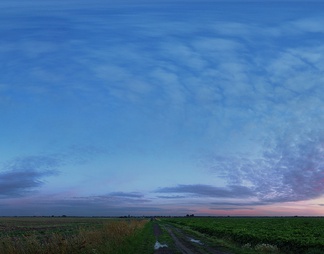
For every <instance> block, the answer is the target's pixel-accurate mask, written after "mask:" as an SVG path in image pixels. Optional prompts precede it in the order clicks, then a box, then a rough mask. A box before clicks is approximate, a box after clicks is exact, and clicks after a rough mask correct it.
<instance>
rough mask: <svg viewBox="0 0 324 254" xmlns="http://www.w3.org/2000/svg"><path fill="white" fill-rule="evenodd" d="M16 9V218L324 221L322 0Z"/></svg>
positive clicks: (8, 53)
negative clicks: (306, 217)
mask: <svg viewBox="0 0 324 254" xmlns="http://www.w3.org/2000/svg"><path fill="white" fill-rule="evenodd" d="M0 9H1V11H0V21H1V22H0V33H1V39H0V66H1V70H0V71H1V75H0V119H1V122H0V154H1V157H0V207H1V209H0V215H52V214H53V215H62V214H68V215H128V214H131V215H153V214H157V215H185V214H187V213H194V214H200V215H322V214H323V212H324V208H323V206H324V199H323V194H324V128H323V126H324V125H323V124H324V114H323V110H324V103H323V101H324V86H323V83H324V76H323V71H324V54H323V52H324V44H323V41H324V28H323V25H322V24H323V22H324V18H323V17H324V13H323V12H324V4H323V3H322V2H321V1H195V0H192V1H187V0H183V1H176V2H174V1H154V3H152V2H150V1H127V0H125V1H103V0H97V1H91V3H89V2H88V1H74V0H70V1H50V0H45V1H38V0H32V1H28V2H22V1H18V0H14V1H12V0H10V1H9V0H4V1H1V3H0Z"/></svg>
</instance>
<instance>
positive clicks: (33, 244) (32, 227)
mask: <svg viewBox="0 0 324 254" xmlns="http://www.w3.org/2000/svg"><path fill="white" fill-rule="evenodd" d="M151 227H152V226H151V225H150V223H149V222H148V220H145V219H140V220H138V219H127V220H119V219H98V218H2V219H0V235H1V240H0V253H6V254H45V253H46V254H52V253H53V254H54V253H55V254H69V253H80V254H82V253H114V254H118V253H134V254H135V253H143V254H144V253H152V250H153V246H154V237H153V233H152V232H151V231H152V229H151ZM150 235H151V236H152V237H153V239H150Z"/></svg>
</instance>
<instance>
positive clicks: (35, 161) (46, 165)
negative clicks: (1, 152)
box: [0, 156, 61, 198]
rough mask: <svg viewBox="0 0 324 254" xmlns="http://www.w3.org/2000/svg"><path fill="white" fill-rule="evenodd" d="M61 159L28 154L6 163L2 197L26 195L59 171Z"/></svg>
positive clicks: (1, 181) (0, 181) (0, 185)
mask: <svg viewBox="0 0 324 254" xmlns="http://www.w3.org/2000/svg"><path fill="white" fill-rule="evenodd" d="M60 164H61V162H60V160H58V159H57V158H55V157H50V156H26V157H20V158H16V159H14V160H11V161H10V162H7V163H5V164H4V166H3V168H2V170H1V172H0V197H1V198H10V197H18V196H24V195H26V194H27V193H29V192H30V191H32V190H33V189H35V188H37V187H40V186H41V185H42V184H43V183H44V180H43V179H44V178H46V177H48V176H52V175H56V174H57V173H58V171H57V167H58V166H59V165H60Z"/></svg>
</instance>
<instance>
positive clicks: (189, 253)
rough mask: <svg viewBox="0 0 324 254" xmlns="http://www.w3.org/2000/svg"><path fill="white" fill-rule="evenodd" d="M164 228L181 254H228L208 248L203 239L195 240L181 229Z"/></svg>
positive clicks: (168, 226)
mask: <svg viewBox="0 0 324 254" xmlns="http://www.w3.org/2000/svg"><path fill="white" fill-rule="evenodd" d="M164 228H165V229H166V231H167V232H168V233H169V235H170V236H171V237H172V239H173V241H174V243H175V245H176V247H177V249H178V250H179V251H180V252H181V253H183V254H230V253H228V252H223V251H220V250H217V249H215V248H213V247H210V246H208V244H207V243H205V241H204V239H196V238H197V237H192V236H190V235H188V234H187V233H184V232H183V231H182V230H181V229H179V228H175V227H173V226H171V225H164Z"/></svg>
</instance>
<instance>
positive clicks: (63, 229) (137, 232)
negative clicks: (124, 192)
mask: <svg viewBox="0 0 324 254" xmlns="http://www.w3.org/2000/svg"><path fill="white" fill-rule="evenodd" d="M154 246H165V247H162V248H155V249H154ZM45 253H46V254H52V253H53V254H54V253H55V254H57V253H59V254H73V253H81V254H82V253H98V254H99V253H107V254H110V253H114V254H128V253H129V254H153V253H154V254H158V253H169V254H170V253H171V254H180V253H191V254H196V253H198V254H199V253H200V254H207V253H208V254H213V253H214V254H216V253H217V254H219V253H222V254H262V253H273V254H299V253H300V254H320V253H324V218H306V217H305V218H304V217H278V218H274V217H264V218H262V217H256V218H243V217H241V218H240V217H218V218H212V217H182V218H180V217H179V218H157V219H154V220H151V219H144V218H141V219H139V218H122V219H119V218H78V217H17V218H13V217H3V218H0V254H45Z"/></svg>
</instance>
